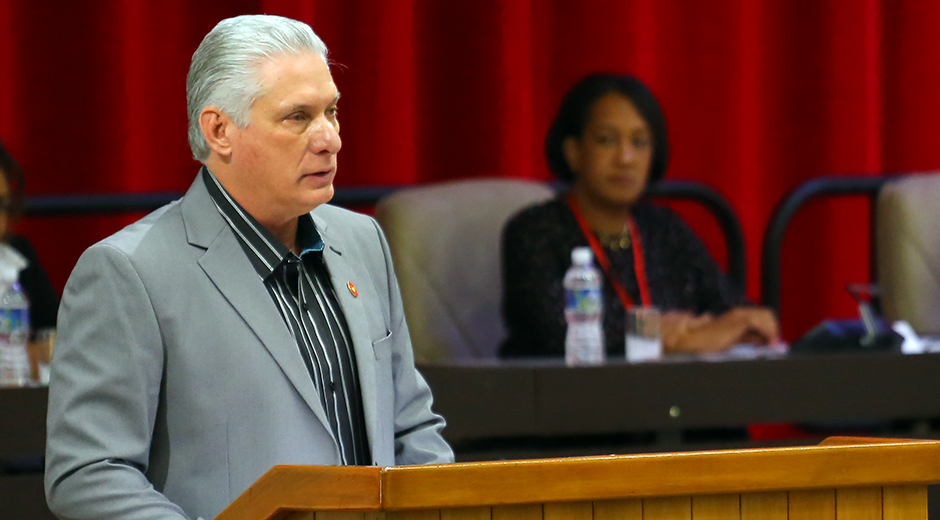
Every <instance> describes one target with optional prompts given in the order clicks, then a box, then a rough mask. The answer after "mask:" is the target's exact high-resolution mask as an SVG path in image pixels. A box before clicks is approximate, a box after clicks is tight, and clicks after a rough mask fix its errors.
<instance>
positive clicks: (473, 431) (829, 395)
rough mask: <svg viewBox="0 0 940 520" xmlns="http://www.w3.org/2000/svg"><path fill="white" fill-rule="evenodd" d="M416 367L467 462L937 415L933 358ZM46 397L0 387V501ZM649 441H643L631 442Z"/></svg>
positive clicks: (18, 472)
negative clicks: (726, 432)
mask: <svg viewBox="0 0 940 520" xmlns="http://www.w3.org/2000/svg"><path fill="white" fill-rule="evenodd" d="M419 370H420V371H421V373H422V374H423V375H424V377H425V378H426V379H427V381H428V384H429V385H430V387H431V389H432V392H433V394H434V409H435V411H437V412H438V413H440V414H441V415H443V416H444V417H445V418H446V420H447V427H446V428H445V430H444V436H445V437H446V438H447V439H448V441H450V442H451V443H452V444H453V445H454V447H455V449H456V452H457V455H458V459H460V460H467V461H470V460H485V459H488V458H489V459H492V458H513V457H516V456H521V457H529V458H532V457H540V456H556V455H575V454H591V453H595V452H596V453H614V452H621V453H626V452H639V451H674V450H676V449H699V448H700V446H688V447H683V446H682V445H681V437H680V435H679V433H680V432H682V431H686V430H690V429H697V428H736V427H743V426H745V425H749V424H753V423H795V424H821V425H824V426H825V425H844V424H850V425H859V424H861V425H866V424H871V423H886V422H895V423H896V422H899V421H905V422H906V423H905V424H909V425H919V429H918V430H917V431H918V432H920V433H921V434H922V435H920V436H928V437H929V436H933V432H932V431H931V430H930V424H931V421H932V420H933V419H935V418H940V398H938V396H937V389H938V384H937V381H938V379H940V353H930V354H918V355H902V354H900V353H897V352H871V353H868V352H866V353H840V354H836V353H834V354H813V355H785V356H773V357H769V358H764V357H762V358H757V359H751V358H743V359H742V358H735V357H714V358H708V359H699V358H667V359H666V360H663V361H659V362H652V363H643V364H628V363H626V362H625V361H619V360H618V361H608V362H607V363H605V364H603V365H598V366H587V367H574V368H570V367H566V366H565V365H564V364H563V362H561V361H555V360H514V361H499V360H473V361H462V362H460V363H444V364H434V365H424V366H419ZM46 396H47V390H46V388H42V387H40V388H21V389H0V501H2V499H3V498H7V499H9V498H10V497H15V498H17V499H18V500H26V499H27V497H32V500H34V501H35V500H41V484H40V482H41V466H38V465H35V464H33V465H31V462H30V461H31V460H32V461H37V460H40V459H41V457H42V454H43V450H44V445H45V411H46ZM650 433H651V434H652V438H653V442H652V443H648V444H645V445H644V444H642V443H641V444H636V443H635V442H633V441H635V440H636V439H637V438H638V437H637V436H638V435H639V436H640V437H641V438H649V437H642V435H644V434H650ZM915 433H916V432H915ZM821 435H825V434H821ZM899 436H905V437H910V436H912V435H911V432H910V431H907V432H902V433H901V434H900V435H899ZM598 439H600V442H598ZM559 440H561V441H559ZM803 443H806V442H805V441H803ZM11 464H12V467H13V468H14V469H13V471H10V469H9V468H10V467H11ZM4 465H5V466H6V467H7V469H6V473H7V475H2V473H3V471H4V470H3V468H4ZM18 465H19V466H18ZM11 473H12V474H11Z"/></svg>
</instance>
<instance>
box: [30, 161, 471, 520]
mask: <svg viewBox="0 0 940 520" xmlns="http://www.w3.org/2000/svg"><path fill="white" fill-rule="evenodd" d="M312 215H313V219H314V222H315V223H316V226H317V230H318V231H319V232H320V234H321V236H322V238H323V241H324V243H325V245H326V247H325V250H324V260H325V262H326V265H327V268H328V270H329V273H330V278H331V279H332V282H333V287H334V288H335V291H336V295H337V298H338V300H339V302H340V304H341V305H342V307H343V311H344V313H345V315H346V319H347V321H348V323H349V329H350V334H351V337H352V340H353V344H354V347H355V353H356V362H357V366H358V369H359V377H360V381H361V389H362V403H363V409H364V414H365V419H366V430H367V432H368V437H369V445H370V447H371V449H372V459H373V461H374V462H375V464H377V465H380V466H387V465H394V464H424V463H443V462H451V461H453V453H452V452H451V450H450V448H449V447H448V446H447V444H446V442H445V441H444V440H443V438H442V437H441V435H440V430H441V429H442V428H443V426H444V421H443V419H442V418H441V417H439V416H437V415H435V414H433V413H432V412H431V394H430V391H429V389H428V386H427V384H426V383H425V382H424V380H423V379H422V377H421V376H420V375H419V374H418V373H417V371H416V370H415V368H414V360H413V356H412V352H411V343H410V340H409V337H408V329H407V326H406V325H405V320H404V316H403V313H402V305H401V298H400V296H399V290H398V282H397V280H396V279H395V274H394V272H393V270H392V264H391V257H390V256H389V251H388V247H387V245H386V243H385V238H384V236H383V234H382V232H381V230H380V228H379V227H378V225H377V224H376V223H375V221H374V220H372V219H371V218H369V217H366V216H363V215H358V214H355V213H352V212H349V211H346V210H343V209H339V208H335V207H332V206H327V205H324V206H320V207H318V208H317V209H316V210H314V211H313V212H312ZM347 282H352V283H353V284H354V285H355V286H356V288H357V290H358V297H356V296H354V295H353V294H352V292H351V291H350V290H348V289H347ZM339 460H340V459H339V452H338V448H337V443H336V441H335V440H334V439H333V436H332V433H331V430H330V427H329V425H328V423H327V421H326V415H325V413H324V411H323V408H322V406H321V404H320V400H319V397H318V395H317V392H316V389H315V388H314V385H313V383H312V381H311V378H310V376H309V374H308V372H307V370H306V368H305V366H304V363H303V361H302V359H301V357H300V353H299V351H298V348H297V344H296V342H295V341H294V338H293V337H292V336H291V334H290V333H289V331H288V329H287V326H286V325H285V323H284V321H283V319H282V318H281V316H280V314H279V313H278V311H277V309H276V308H275V306H274V304H273V302H272V300H271V297H270V295H269V294H268V292H267V290H266V289H265V287H264V285H263V283H262V281H261V280H260V278H259V277H258V275H257V273H256V272H255V271H254V268H253V267H252V266H251V264H250V262H249V261H248V258H247V256H246V255H245V252H244V251H243V250H242V248H241V246H240V245H239V243H238V240H237V238H236V237H235V236H234V234H233V233H232V231H231V229H230V228H229V226H228V224H227V223H226V222H225V221H224V220H223V219H222V217H221V216H220V214H219V212H218V210H217V209H216V207H215V206H214V205H213V203H212V201H211V199H210V197H209V194H208V192H207V191H206V188H205V185H204V184H203V181H202V179H201V177H200V176H197V178H196V181H195V182H194V183H193V186H192V187H191V188H190V189H189V191H188V192H187V193H186V195H185V196H184V197H183V198H182V199H181V200H179V201H176V202H174V203H172V204H169V205H167V206H165V207H164V208H161V209H160V210H157V211H156V212H154V213H153V214H151V215H149V216H147V217H145V218H144V219H143V220H141V221H139V222H137V223H135V224H132V225H130V226H128V227H127V228H125V229H124V230H122V231H120V232H118V233H117V234H115V235H113V236H111V237H109V238H107V239H105V240H104V241H102V242H100V243H98V244H96V245H94V246H92V247H91V248H89V249H88V250H87V251H86V252H85V253H84V254H83V255H82V257H81V258H80V259H79V261H78V264H77V265H76V267H75V270H74V271H73V272H72V275H71V277H70V278H69V281H68V283H67V284H66V287H65V292H64V294H63V297H62V306H61V311H60V314H59V329H58V338H57V342H56V351H55V360H54V362H53V368H52V382H51V385H50V387H49V415H48V440H47V448H46V476H45V481H46V482H45V483H46V496H47V499H48V502H49V506H50V508H51V509H52V511H53V512H54V513H56V514H57V515H59V516H61V517H63V518H69V519H84V518H89V519H91V518H95V519H118V518H128V519H131V518H133V519H135V520H143V519H180V518H186V517H189V518H195V517H197V516H201V517H204V518H211V517H213V516H215V515H216V514H218V513H219V512H220V511H221V510H222V509H224V508H225V506H226V505H228V504H229V502H231V501H232V500H233V499H234V498H235V497H237V496H238V495H239V494H240V493H241V492H242V491H244V490H245V489H246V488H247V487H248V486H250V485H251V484H252V483H253V482H254V481H255V480H256V479H257V478H258V477H260V476H261V475H262V474H263V473H264V472H265V471H267V470H268V469H269V468H271V467H272V466H274V465H276V464H326V465H334V464H338V463H339ZM313 491H314V492H315V490H313Z"/></svg>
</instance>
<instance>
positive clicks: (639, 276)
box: [568, 193, 653, 309]
mask: <svg viewBox="0 0 940 520" xmlns="http://www.w3.org/2000/svg"><path fill="white" fill-rule="evenodd" d="M568 205H569V206H571V212H572V213H574V219H575V220H577V221H578V226H580V227H581V232H582V233H584V236H585V237H587V241H588V244H590V246H591V249H592V250H593V251H594V257H595V258H597V263H598V264H599V265H600V266H601V270H602V271H604V275H605V276H607V279H608V280H610V284H611V285H613V286H614V291H616V292H617V296H618V297H619V298H620V303H622V304H623V308H624V309H630V308H632V307H633V300H631V299H630V296H629V295H627V290H626V289H624V287H623V284H622V283H620V278H618V277H617V276H615V275H614V273H613V271H611V269H610V260H609V259H608V258H607V253H605V252H604V248H603V247H601V243H600V241H598V240H597V237H596V236H594V232H593V231H591V228H590V226H588V223H587V220H585V219H584V215H582V214H581V207H580V206H578V201H577V200H575V198H574V193H570V194H568ZM627 226H628V227H629V229H630V242H631V244H632V246H631V248H632V249H633V270H634V271H636V283H637V285H638V286H639V287H640V299H641V300H642V301H643V306H644V307H651V306H652V305H653V299H652V298H650V288H649V284H648V283H647V282H646V264H645V261H644V260H643V243H642V242H641V241H640V233H639V231H637V229H636V222H635V221H634V220H633V217H632V216H631V217H629V219H628V220H627Z"/></svg>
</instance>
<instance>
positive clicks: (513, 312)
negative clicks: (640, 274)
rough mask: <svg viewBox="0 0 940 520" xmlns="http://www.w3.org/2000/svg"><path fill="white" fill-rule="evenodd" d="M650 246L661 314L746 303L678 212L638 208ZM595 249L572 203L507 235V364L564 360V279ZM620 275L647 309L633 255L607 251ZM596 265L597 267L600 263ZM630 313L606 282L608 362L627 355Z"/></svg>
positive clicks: (649, 266)
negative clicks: (581, 253) (574, 262)
mask: <svg viewBox="0 0 940 520" xmlns="http://www.w3.org/2000/svg"><path fill="white" fill-rule="evenodd" d="M632 214H633V217H634V219H635V220H636V224H637V227H638V228H639V232H640V239H641V240H642V242H643V254H644V258H645V262H646V277H647V281H648V283H649V288H650V295H651V297H652V300H653V305H654V306H656V307H657V308H659V309H660V310H661V311H669V310H686V311H692V312H695V313H696V314H701V313H706V312H710V313H713V314H721V313H723V312H725V311H727V310H728V309H730V308H731V307H734V306H736V305H739V304H742V303H744V300H743V297H742V295H741V294H740V293H739V291H738V290H737V289H735V288H734V287H733V286H732V285H731V283H730V282H729V280H728V278H727V277H726V276H725V275H724V273H722V272H721V270H720V269H719V268H718V265H717V264H716V263H715V261H714V260H712V258H711V256H710V255H709V254H708V251H707V250H706V248H705V246H704V245H703V244H702V243H701V241H699V239H698V237H696V236H695V233H693V232H692V230H691V229H689V228H688V226H686V224H685V223H684V222H683V221H682V219H681V218H679V216H678V215H676V214H675V213H674V212H673V211H671V210H669V209H666V208H662V207H658V206H654V205H652V204H650V203H646V202H641V203H638V204H637V205H636V206H635V207H634V208H633V210H632ZM587 245H588V242H587V239H586V238H585V237H584V235H583V234H582V233H581V229H580V228H579V227H578V223H577V221H576V220H575V218H574V214H572V212H571V208H570V207H569V206H568V204H567V202H565V195H564V194H563V195H562V196H560V197H558V198H556V199H554V200H551V201H549V202H546V203H543V204H540V205H537V206H533V207H530V208H527V209H524V210H522V211H521V212H520V213H518V214H517V215H515V216H514V217H513V218H512V219H510V220H509V222H508V223H507V224H506V227H505V228H504V229H503V237H502V255H503V302H502V306H503V309H502V311H503V319H504V322H505V324H506V327H507V329H508V331H509V337H508V338H507V339H506V341H505V342H504V343H503V345H502V346H501V348H500V352H499V353H500V356H501V357H527V356H563V355H564V343H565V331H566V329H567V325H566V323H565V316H564V307H565V294H564V288H563V287H562V279H563V278H564V276H565V272H566V271H567V270H568V267H569V266H570V265H571V250H572V249H573V248H574V247H576V246H587ZM605 251H606V253H607V256H608V258H609V259H610V263H611V268H612V270H613V272H615V273H617V274H619V276H620V280H621V283H622V284H623V286H624V288H625V289H626V290H627V294H629V295H630V299H631V300H632V301H634V302H639V301H640V294H639V288H638V286H637V282H636V273H635V272H634V266H633V250H632V249H625V250H616V251H613V250H610V249H606V246H605ZM595 263H596V262H595ZM625 321H626V311H625V310H624V308H623V305H622V304H621V303H620V299H619V298H617V294H616V292H615V291H614V288H613V286H612V285H611V284H610V282H609V281H607V280H606V278H605V284H604V335H605V339H606V348H607V355H608V356H611V357H612V356H623V355H624V342H625V336H624V324H625Z"/></svg>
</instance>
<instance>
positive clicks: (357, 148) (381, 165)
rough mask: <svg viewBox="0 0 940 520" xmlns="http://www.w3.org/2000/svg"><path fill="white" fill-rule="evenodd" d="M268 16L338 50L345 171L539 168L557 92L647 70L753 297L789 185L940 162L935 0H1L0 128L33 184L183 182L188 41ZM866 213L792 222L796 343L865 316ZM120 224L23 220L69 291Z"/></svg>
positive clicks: (402, 173)
mask: <svg viewBox="0 0 940 520" xmlns="http://www.w3.org/2000/svg"><path fill="white" fill-rule="evenodd" d="M255 12H267V13H271V14H282V15H286V16H292V17H296V18H298V19H301V20H304V21H306V22H309V23H310V24H311V25H312V26H313V27H314V29H315V30H316V31H317V32H318V33H319V34H320V35H321V36H322V37H323V39H324V40H325V41H326V43H327V45H328V46H329V47H330V49H331V56H332V59H333V60H334V61H335V62H336V65H335V66H334V77H335V79H336V82H337V84H338V85H339V88H340V90H341V91H342V93H343V101H342V103H341V120H342V123H343V142H344V148H343V151H342V153H341V154H340V155H341V158H340V164H341V168H340V170H339V177H338V180H337V184H338V185H339V186H349V185H365V184H383V185H387V184H412V183H425V182H432V181H440V180H445V179H456V178H465V177H479V176H503V177H522V178H535V179H546V178H549V175H548V173H547V170H546V168H545V166H544V161H543V159H542V152H541V142H542V138H543V136H544V134H545V131H546V129H547V127H548V124H549V122H550V120H551V118H552V116H553V115H554V111H555V110H556V108H557V105H558V103H559V101H560V98H561V96H562V94H563V93H564V91H565V90H566V89H567V88H568V87H569V86H570V85H571V84H572V83H574V82H575V81H576V80H577V79H579V78H580V77H582V76H583V75H585V74H587V73H590V72H594V71H602V70H605V71H622V72H630V73H633V74H636V75H638V76H639V77H641V78H642V79H643V80H645V81H646V82H648V83H649V85H650V86H651V87H652V88H653V90H654V91H655V92H656V93H657V94H658V95H659V97H660V99H661V101H662V104H663V106H664V109H665V112H666V115H667V119H668V123H669V127H670V135H671V139H672V145H673V156H672V157H673V160H672V163H671V166H670V169H669V173H668V176H669V177H670V178H673V179H693V180H698V181H702V182H704V183H706V184H708V185H710V186H712V187H714V188H715V189H716V190H718V191H719V192H720V193H722V194H723V195H724V196H726V197H727V198H728V199H729V200H730V202H731V203H732V205H733V206H734V208H735V210H736V211H737V212H738V215H739V217H740V219H741V222H742V224H743V226H744V230H745V233H746V239H747V245H748V264H749V269H750V277H749V278H750V279H749V285H748V292H749V295H750V297H751V298H752V299H755V300H757V299H758V298H759V293H758V291H759V287H758V268H759V260H760V258H759V255H760V245H761V240H762V237H763V232H764V228H765V226H766V224H767V221H768V219H769V217H770V215H771V212H772V210H773V208H774V206H775V205H776V204H777V202H778V201H779V200H780V199H781V198H782V197H783V196H784V195H785V194H786V193H787V192H789V191H790V190H791V189H793V188H794V187H795V186H797V185H798V184H800V183H802V182H803V181H805V180H807V179H810V178H813V177H816V176H820V175H828V174H863V175H880V174H884V173H892V172H904V171H913V170H925V169H931V168H936V167H938V165H940V148H938V147H937V146H935V145H934V143H935V142H938V137H940V125H938V124H937V123H936V121H938V120H940V117H938V116H940V101H938V96H937V95H936V93H937V92H940V68H938V67H937V63H940V60H938V59H937V57H938V54H940V32H938V31H936V30H935V28H936V27H937V26H940V23H938V22H940V5H937V4H935V3H933V2H929V1H926V0H925V1H916V0H909V1H904V2H889V1H885V0H881V1H879V0H862V1H859V0H820V1H816V2H794V1H792V0H766V1H763V2H754V1H750V0H737V1H729V0H722V1H718V2H676V1H661V0H631V1H624V0H610V1H584V0H579V1H561V0H553V1H532V0H517V1H510V0H506V1H493V0H489V1H486V0H475V1H447V2H439V1H434V0H400V1H395V2H387V1H380V0H360V1H351V2H346V1H325V0H324V1H319V0H318V1H311V0H268V1H247V0H239V1H233V0H224V1H223V0H207V1H202V2H188V1H184V0H160V1H156V0H142V1H134V2H131V1H122V0H111V1H104V0H102V1H97V2H54V3H53V2H31V1H26V0H0V138H2V139H3V141H4V142H5V143H6V144H7V145H8V147H9V148H10V149H11V150H12V151H13V152H14V153H15V155H16V156H17V157H18V158H19V160H20V161H21V162H22V163H23V166H24V168H25V169H26V171H27V175H28V177H29V182H28V190H29V192H30V193H32V194H66V193H95V192H146V191H182V190H184V189H186V188H187V187H188V185H189V183H190V182H191V180H192V178H193V176H194V173H195V172H196V165H195V163H194V162H193V161H192V159H191V158H190V156H189V150H188V148H187V144H186V131H185V128H186V115H185V99H184V88H185V75H186V71H187V67H188V62H189V58H190V56H191V54H192V52H193V50H194V49H195V48H196V46H197V45H198V43H199V41H200V39H201V38H202V36H203V35H204V34H205V33H206V32H207V31H208V30H209V29H210V28H211V27H212V26H213V25H214V24H215V23H216V22H217V21H218V20H219V19H221V18H223V17H226V16H231V15H235V14H240V13H255ZM686 211H690V213H689V214H690V215H693V216H695V215H698V214H697V213H695V212H694V211H692V210H686ZM867 211H868V210H867V204H866V202H865V201H864V200H854V201H842V202H837V203H814V204H813V205H812V207H810V208H808V210H807V211H806V212H804V213H803V214H802V215H801V216H800V217H799V218H797V220H796V221H795V223H794V226H793V228H792V229H791V231H790V234H789V235H788V240H787V241H786V243H785V254H784V266H785V269H784V278H783V291H784V309H783V313H782V320H783V323H784V330H785V332H786V335H787V337H789V338H790V339H793V338H795V337H796V336H797V335H798V334H800V333H802V332H803V331H805V330H806V329H807V328H809V327H810V326H812V325H813V324H814V323H815V322H816V321H818V320H820V319H821V318H823V317H824V316H831V315H836V316H839V315H842V316H849V315H852V314H853V313H854V309H853V308H852V302H851V299H850V298H849V297H848V295H847V294H846V293H845V292H844V290H843V288H842V287H843V286H844V285H845V283H846V282H854V281H864V280H867V279H868V277H869V273H868V251H867V244H868V229H867V224H868V218H869V217H868V213H867ZM695 220H698V219H695ZM127 221H128V218H122V219H115V218H110V219H101V218H71V219H33V220H30V221H25V222H23V223H22V225H21V231H22V232H23V233H24V234H26V235H27V236H29V238H31V239H32V240H33V242H34V243H35V244H36V246H37V248H38V249H39V252H40V254H41V256H42V257H43V260H44V263H45V264H46V265H47V267H48V270H49V271H50V274H51V275H52V278H53V281H54V283H55V284H56V285H57V286H59V287H61V286H62V285H63V284H64V281H65V279H66V277H67V276H68V272H69V270H70V269H71V266H72V265H73V264H74V262H75V260H76V258H77V256H78V254H79V253H80V251H81V250H83V249H84V248H85V247H87V246H88V245H89V244H91V243H92V242H94V241H95V240H98V239H100V238H102V237H103V236H105V235H106V234H108V233H110V232H112V231H114V230H115V229H117V228H118V227H120V226H121V225H123V224H124V223H126V222H127ZM697 229H700V230H701V232H702V234H703V235H704V236H705V238H706V239H707V241H708V242H709V243H711V244H718V243H719V242H718V241H719V240H720V239H719V238H718V235H717V233H716V231H715V229H714V226H712V227H711V228H708V227H707V226H706V227H705V228H697Z"/></svg>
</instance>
